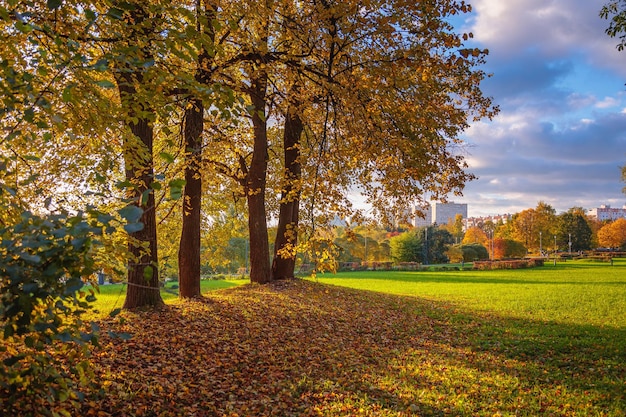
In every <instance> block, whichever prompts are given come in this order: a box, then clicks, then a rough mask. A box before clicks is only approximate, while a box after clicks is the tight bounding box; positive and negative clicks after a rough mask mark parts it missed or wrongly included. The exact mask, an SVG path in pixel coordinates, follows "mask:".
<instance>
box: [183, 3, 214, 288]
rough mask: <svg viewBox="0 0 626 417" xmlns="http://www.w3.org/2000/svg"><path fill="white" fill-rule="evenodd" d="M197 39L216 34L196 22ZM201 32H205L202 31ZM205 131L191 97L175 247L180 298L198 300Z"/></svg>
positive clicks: (202, 79)
mask: <svg viewBox="0 0 626 417" xmlns="http://www.w3.org/2000/svg"><path fill="white" fill-rule="evenodd" d="M206 7H207V8H206V10H205V11H204V13H205V17H206V18H207V22H211V21H213V19H214V18H215V5H214V4H212V3H208V4H207V6H206ZM201 9H202V7H201V5H200V1H199V0H198V1H197V2H196V15H197V16H198V17H199V16H200V14H201V13H202V10H201ZM196 30H197V32H198V36H204V35H208V37H209V39H210V40H211V42H214V41H215V31H214V30H213V26H211V24H210V23H209V25H208V26H206V27H204V28H203V27H202V24H201V23H200V19H198V20H197V23H196ZM203 30H204V31H203ZM210 59H211V57H210V56H209V54H208V52H207V51H206V50H205V49H204V48H203V49H202V50H201V52H200V54H199V55H198V63H197V65H198V67H197V69H196V74H195V80H196V81H197V82H198V83H200V84H208V83H209V81H210V78H211V76H210V73H209V68H210V65H209V60H210ZM203 131H204V103H203V101H202V99H201V98H198V97H192V98H190V100H189V103H188V107H187V109H186V110H185V129H184V135H185V159H186V166H185V189H184V193H183V226H182V233H181V236H180V245H179V247H178V280H179V285H180V298H193V297H200V296H201V292H200V234H201V227H202V224H201V220H202V219H201V209H202V170H201V161H202V133H203Z"/></svg>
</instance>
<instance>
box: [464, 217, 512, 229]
mask: <svg viewBox="0 0 626 417" xmlns="http://www.w3.org/2000/svg"><path fill="white" fill-rule="evenodd" d="M511 217H513V216H512V215H511V214H497V215H495V216H484V217H470V218H468V219H465V220H464V222H463V223H464V226H465V230H467V229H469V228H470V227H480V228H482V227H483V225H484V224H485V223H487V222H492V223H493V224H498V223H499V222H502V223H503V224H506V223H507V222H508V221H509V220H511Z"/></svg>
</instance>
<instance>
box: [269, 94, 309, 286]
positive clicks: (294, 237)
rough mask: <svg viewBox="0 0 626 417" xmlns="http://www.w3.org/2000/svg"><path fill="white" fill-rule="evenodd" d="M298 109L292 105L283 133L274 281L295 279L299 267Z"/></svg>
mask: <svg viewBox="0 0 626 417" xmlns="http://www.w3.org/2000/svg"><path fill="white" fill-rule="evenodd" d="M296 111H297V110H296V106H293V107H292V106H290V108H289V109H288V111H287V115H286V116H285V126H284V132H283V145H284V161H285V172H284V178H283V181H284V188H283V191H282V194H281V200H280V212H279V215H278V229H277V231H276V239H275V241H274V260H273V262H272V280H276V279H285V278H293V276H294V270H295V266H296V252H295V248H296V245H297V243H298V221H299V211H300V180H301V177H302V168H301V164H300V136H301V135H302V131H303V124H302V120H301V119H300V117H299V115H298V114H297V113H296Z"/></svg>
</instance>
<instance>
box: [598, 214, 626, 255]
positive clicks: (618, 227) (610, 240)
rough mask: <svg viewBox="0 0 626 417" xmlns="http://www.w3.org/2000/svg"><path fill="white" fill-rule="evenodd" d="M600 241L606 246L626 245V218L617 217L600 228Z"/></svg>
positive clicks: (622, 246) (617, 246)
mask: <svg viewBox="0 0 626 417" xmlns="http://www.w3.org/2000/svg"><path fill="white" fill-rule="evenodd" d="M598 243H599V244H600V246H602V247H605V248H622V249H623V248H624V247H626V219H623V218H620V219H617V220H615V221H613V222H611V223H608V224H606V225H604V226H603V227H602V228H601V229H600V230H598Z"/></svg>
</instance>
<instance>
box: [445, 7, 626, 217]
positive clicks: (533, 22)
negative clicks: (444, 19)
mask: <svg viewBox="0 0 626 417" xmlns="http://www.w3.org/2000/svg"><path fill="white" fill-rule="evenodd" d="M470 3H471V4H472V7H473V12H472V13H471V14H469V15H466V16H465V21H464V23H463V25H464V26H463V28H462V29H463V30H464V31H469V32H472V33H473V34H474V41H475V43H476V44H477V46H479V47H482V48H488V49H489V51H490V53H489V56H488V57H487V65H486V66H485V67H484V69H485V70H486V71H487V72H489V73H491V74H493V76H492V77H491V78H489V79H487V80H485V82H484V84H483V91H484V92H485V93H486V94H487V95H489V96H491V97H493V99H494V102H495V103H496V104H497V105H499V106H500V109H501V111H500V114H499V115H498V116H496V117H495V118H494V119H493V120H492V121H482V122H479V123H475V124H473V125H472V126H471V128H470V129H468V130H467V131H466V133H465V140H466V141H467V142H468V145H469V146H468V149H467V155H466V157H467V161H468V163H469V165H470V171H471V172H473V173H474V174H476V175H477V176H478V177H479V178H478V179H477V180H475V181H473V182H471V183H468V184H467V186H466V188H465V191H464V193H463V194H464V196H463V197H462V198H459V197H450V198H451V199H452V200H453V201H455V202H458V203H467V204H468V215H469V216H483V215H491V214H505V213H511V214H512V213H516V212H519V211H522V210H525V209H527V208H531V207H535V206H536V205H537V203H538V202H539V201H544V202H546V203H548V204H550V205H552V207H554V208H555V209H556V210H557V212H562V211H565V210H567V209H568V208H570V207H574V206H581V207H584V208H586V209H590V208H593V207H598V206H599V205H601V204H610V205H611V206H612V207H622V206H623V205H624V204H626V195H624V194H623V193H622V188H623V187H624V186H626V184H624V183H623V182H621V179H620V177H621V169H620V167H621V166H623V165H626V86H625V85H624V84H625V83H626V51H622V52H619V51H618V50H617V48H616V47H615V45H616V44H617V40H616V39H612V38H610V37H608V36H607V35H606V34H605V29H606V27H607V26H608V22H607V21H606V20H603V19H601V18H600V17H599V11H600V9H601V7H602V5H603V4H604V3H605V0H473V1H470Z"/></svg>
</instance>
